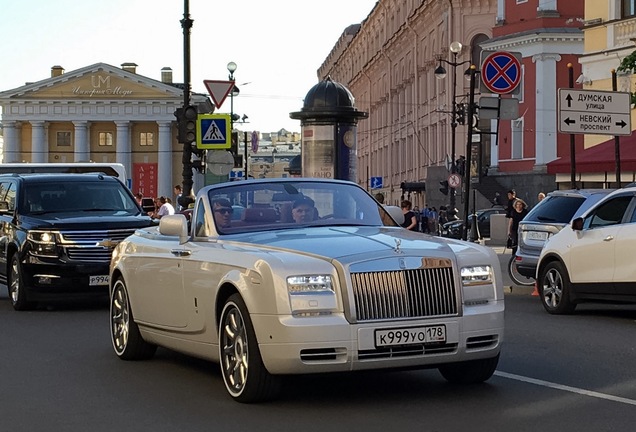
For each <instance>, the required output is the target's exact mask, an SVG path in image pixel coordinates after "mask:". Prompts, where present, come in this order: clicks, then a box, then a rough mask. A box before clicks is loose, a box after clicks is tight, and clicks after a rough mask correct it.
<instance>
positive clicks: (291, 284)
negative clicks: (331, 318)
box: [287, 275, 337, 316]
mask: <svg viewBox="0 0 636 432" xmlns="http://www.w3.org/2000/svg"><path fill="white" fill-rule="evenodd" d="M287 291H288V293H289V303H290V306H291V311H292V314H293V315H298V316H314V315H321V314H330V313H332V312H333V311H334V310H335V309H336V305H337V302H336V293H335V291H334V288H333V283H332V280H331V276H329V275H306V276H289V277H288V278H287Z"/></svg>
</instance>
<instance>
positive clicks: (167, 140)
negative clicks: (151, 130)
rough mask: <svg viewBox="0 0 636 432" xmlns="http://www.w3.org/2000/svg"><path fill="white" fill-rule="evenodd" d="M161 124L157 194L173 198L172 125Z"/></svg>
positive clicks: (169, 123)
mask: <svg viewBox="0 0 636 432" xmlns="http://www.w3.org/2000/svg"><path fill="white" fill-rule="evenodd" d="M157 123H158V124H159V148H158V155H157V161H158V165H157V194H158V196H162V195H163V196H166V197H169V198H170V199H174V198H173V197H172V195H173V194H172V188H173V186H174V185H173V184H172V133H171V131H172V128H171V126H172V123H171V122H157Z"/></svg>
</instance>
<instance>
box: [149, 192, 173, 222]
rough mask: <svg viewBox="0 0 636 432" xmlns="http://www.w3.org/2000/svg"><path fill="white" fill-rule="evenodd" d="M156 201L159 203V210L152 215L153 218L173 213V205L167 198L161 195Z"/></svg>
mask: <svg viewBox="0 0 636 432" xmlns="http://www.w3.org/2000/svg"><path fill="white" fill-rule="evenodd" d="M157 201H159V204H160V205H161V207H159V210H157V213H155V214H154V215H153V217H154V218H156V219H161V218H162V217H163V216H165V215H173V214H174V207H173V206H172V204H171V203H170V200H169V199H168V198H166V197H164V196H161V197H159V198H157Z"/></svg>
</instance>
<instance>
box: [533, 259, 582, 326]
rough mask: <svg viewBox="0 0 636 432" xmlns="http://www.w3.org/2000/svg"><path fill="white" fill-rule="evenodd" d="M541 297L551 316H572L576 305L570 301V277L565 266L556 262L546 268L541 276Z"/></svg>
mask: <svg viewBox="0 0 636 432" xmlns="http://www.w3.org/2000/svg"><path fill="white" fill-rule="evenodd" d="M538 285H539V287H538V288H539V297H540V298H541V304H543V308H544V309H545V310H546V311H547V312H548V313H550V314H554V315H561V314H570V313H572V312H574V309H576V303H573V302H572V301H571V300H570V277H569V276H568V272H567V270H566V269H565V266H564V265H563V264H561V263H560V262H558V261H554V262H551V263H549V264H548V265H546V266H545V268H544V269H543V270H542V271H541V275H540V276H539V281H538Z"/></svg>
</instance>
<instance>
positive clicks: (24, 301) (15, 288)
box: [7, 253, 36, 311]
mask: <svg viewBox="0 0 636 432" xmlns="http://www.w3.org/2000/svg"><path fill="white" fill-rule="evenodd" d="M7 291H8V292H9V299H11V304H12V305H13V309H15V310H17V311H26V310H31V309H33V308H35V305H36V303H35V302H32V301H29V298H28V297H29V294H28V293H27V290H26V287H25V286H24V282H23V281H22V264H21V263H20V257H19V256H18V254H17V253H14V254H13V255H12V256H11V264H10V267H9V281H8V283H7Z"/></svg>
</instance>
